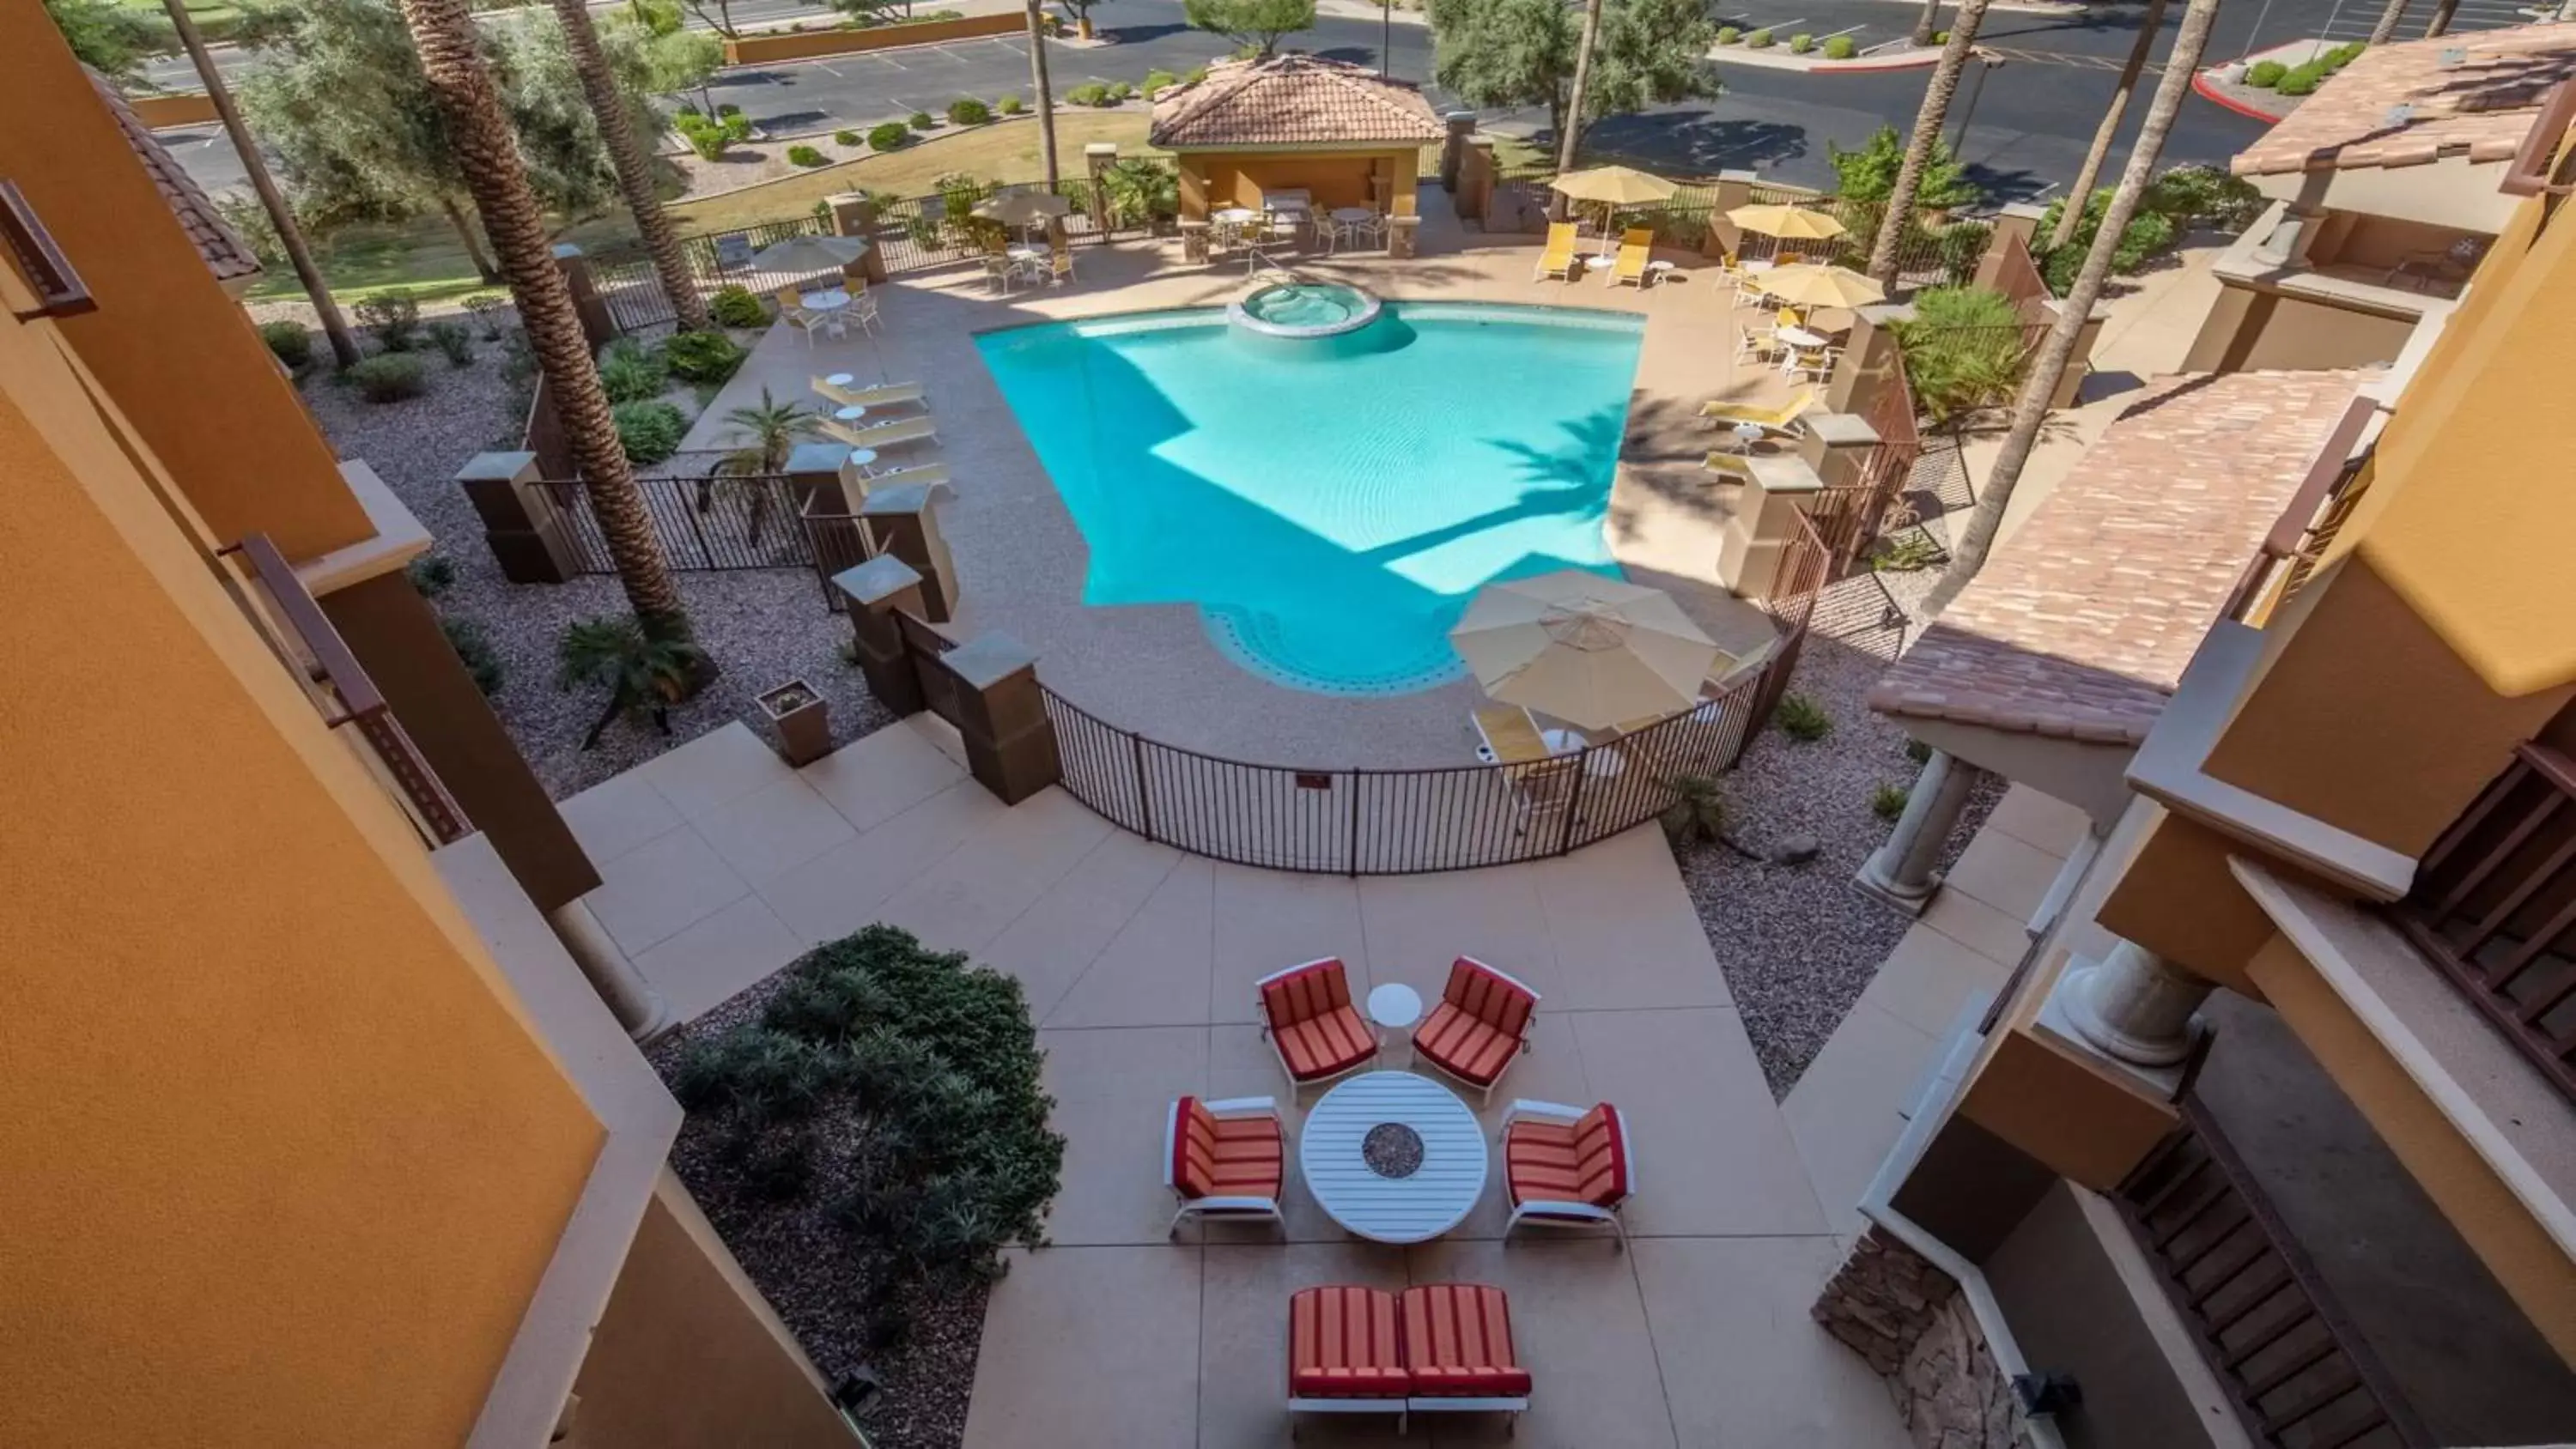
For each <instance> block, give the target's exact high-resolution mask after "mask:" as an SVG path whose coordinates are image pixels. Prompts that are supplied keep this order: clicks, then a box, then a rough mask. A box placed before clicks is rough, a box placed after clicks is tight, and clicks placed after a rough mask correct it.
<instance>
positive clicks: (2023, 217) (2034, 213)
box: [1975, 201, 2048, 291]
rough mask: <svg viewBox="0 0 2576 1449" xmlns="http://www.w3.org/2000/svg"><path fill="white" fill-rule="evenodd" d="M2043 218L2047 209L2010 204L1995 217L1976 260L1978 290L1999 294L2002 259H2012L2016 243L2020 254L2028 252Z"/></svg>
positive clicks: (2023, 204)
mask: <svg viewBox="0 0 2576 1449" xmlns="http://www.w3.org/2000/svg"><path fill="white" fill-rule="evenodd" d="M2047 214H2048V208H2047V207H2044V206H2033V205H2031V204H2030V203H2029V202H2027V201H2016V202H2013V203H2012V204H2010V205H2008V206H2006V207H2005V208H2004V209H2003V210H2002V211H2000V212H1998V213H1996V215H1995V229H1994V233H1993V234H1992V235H1990V236H1988V237H1987V238H1986V250H1985V254H1984V255H1982V256H1980V257H1978V258H1977V275H1976V278H1975V281H1976V284H1977V285H1978V286H1980V287H1988V288H1994V289H1995V290H1998V291H2000V290H2001V287H2000V285H1999V282H2000V279H2001V278H2002V276H2003V271H2004V259H2005V258H2006V257H2008V256H2010V255H2012V244H2013V243H2014V242H2015V241H2016V240H2017V241H2019V242H2020V243H2021V245H2022V249H2023V250H2024V251H2029V250H2031V249H2032V248H2031V239H2032V238H2034V237H2036V236H2038V235H2039V220H2040V218H2041V217H2043V216H2046V215H2047Z"/></svg>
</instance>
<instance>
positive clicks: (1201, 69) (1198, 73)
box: [1181, 65, 1208, 86]
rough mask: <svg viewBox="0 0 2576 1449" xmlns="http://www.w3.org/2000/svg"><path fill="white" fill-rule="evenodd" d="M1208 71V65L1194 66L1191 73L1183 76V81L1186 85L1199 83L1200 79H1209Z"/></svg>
mask: <svg viewBox="0 0 2576 1449" xmlns="http://www.w3.org/2000/svg"><path fill="white" fill-rule="evenodd" d="M1207 73H1208V68H1207V67H1206V66H1203V65H1200V66H1192V67H1191V68H1190V73H1189V74H1188V75H1185V76H1183V77H1181V83H1182V84H1184V85H1193V86H1194V85H1197V84H1198V83H1199V82H1200V81H1203V80H1206V79H1207Z"/></svg>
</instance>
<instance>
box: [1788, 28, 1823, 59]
mask: <svg viewBox="0 0 2576 1449" xmlns="http://www.w3.org/2000/svg"><path fill="white" fill-rule="evenodd" d="M1815 48H1816V37H1814V36H1812V35H1809V34H1808V33H1806V32H1805V31H1803V30H1802V31H1800V32H1798V33H1797V34H1795V35H1792V36H1790V37H1789V53H1790V54H1792V55H1805V54H1806V53H1807V52H1808V51H1811V50H1813V49H1815Z"/></svg>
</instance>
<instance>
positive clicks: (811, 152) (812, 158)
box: [787, 144, 832, 166]
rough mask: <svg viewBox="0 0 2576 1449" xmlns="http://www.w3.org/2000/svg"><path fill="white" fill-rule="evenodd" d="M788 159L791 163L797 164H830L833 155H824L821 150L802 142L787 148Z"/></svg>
mask: <svg viewBox="0 0 2576 1449" xmlns="http://www.w3.org/2000/svg"><path fill="white" fill-rule="evenodd" d="M787 160H788V162H789V164H791V165H795V166H828V165H830V164H832V158H831V157H829V156H826V155H824V154H823V153H822V152H821V151H820V150H817V149H816V148H814V147H812V146H807V145H802V144H799V145H794V146H790V147H788V148H787Z"/></svg>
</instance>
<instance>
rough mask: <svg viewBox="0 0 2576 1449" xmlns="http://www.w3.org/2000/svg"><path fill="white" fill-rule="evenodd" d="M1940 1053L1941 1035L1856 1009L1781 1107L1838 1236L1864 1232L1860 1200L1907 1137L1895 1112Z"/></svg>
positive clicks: (1864, 1008)
mask: <svg viewBox="0 0 2576 1449" xmlns="http://www.w3.org/2000/svg"><path fill="white" fill-rule="evenodd" d="M1939 1049H1940V1038H1939V1037H1936V1036H1933V1035H1931V1034H1929V1033H1926V1032H1921V1031H1917V1030H1915V1029H1914V1028H1913V1027H1911V1026H1909V1025H1907V1024H1906V1023H1904V1022H1901V1021H1898V1020H1897V1019H1896V1018H1894V1017H1892V1016H1889V1015H1888V1014H1887V1013H1886V1012H1883V1011H1880V1010H1879V1009H1878V1008H1876V1007H1874V1006H1866V1005H1864V1006H1858V1007H1855V1008H1853V1009H1852V1013H1851V1014H1850V1015H1849V1016H1846V1017H1844V1018H1843V1020H1842V1025H1840V1026H1837V1027H1835V1028H1834V1034H1833V1035H1832V1036H1831V1037H1828V1038H1826V1040H1825V1045H1824V1049H1823V1050H1822V1051H1820V1052H1818V1053H1816V1059H1815V1060H1814V1061H1813V1062H1811V1063H1809V1064H1808V1067H1807V1071H1806V1074H1805V1075H1804V1076H1801V1077H1800V1078H1798V1085H1796V1086H1794V1087H1792V1088H1790V1089H1789V1095H1788V1097H1787V1098H1786V1099H1785V1100H1783V1101H1782V1102H1781V1103H1780V1115H1781V1117H1782V1118H1783V1119H1784V1120H1785V1121H1787V1123H1788V1124H1789V1136H1790V1138H1791V1140H1792V1141H1794V1142H1796V1143H1797V1145H1798V1157H1799V1160H1800V1161H1802V1162H1804V1163H1805V1164H1806V1168H1807V1178H1808V1180H1809V1181H1810V1182H1811V1183H1813V1184H1814V1185H1815V1189H1816V1197H1817V1199H1818V1200H1819V1201H1820V1202H1821V1203H1822V1205H1823V1207H1824V1211H1825V1220H1826V1222H1827V1223H1829V1224H1830V1225H1831V1226H1832V1228H1833V1230H1834V1231H1835V1232H1837V1233H1842V1234H1858V1233H1859V1232H1860V1231H1861V1230H1862V1228H1863V1227H1864V1226H1865V1224H1864V1223H1863V1221H1862V1219H1861V1215H1860V1199H1861V1194H1862V1193H1863V1192H1865V1191H1867V1190H1868V1188H1869V1182H1870V1179H1871V1178H1872V1177H1874V1176H1876V1175H1877V1173H1878V1165H1879V1163H1881V1162H1883V1161H1885V1160H1886V1158H1887V1154H1888V1150H1889V1149H1890V1148H1893V1147H1894V1146H1895V1145H1896V1139H1897V1137H1898V1136H1899V1135H1901V1134H1902V1133H1903V1132H1904V1130H1905V1122H1904V1119H1903V1118H1901V1117H1899V1116H1898V1115H1897V1113H1898V1111H1899V1110H1900V1109H1902V1108H1903V1107H1904V1106H1905V1102H1906V1098H1907V1097H1908V1096H1909V1095H1911V1094H1912V1092H1913V1091H1914V1088H1915V1086H1916V1085H1917V1084H1918V1083H1920V1082H1921V1081H1922V1080H1923V1074H1924V1073H1925V1072H1926V1071H1927V1070H1928V1069H1929V1068H1930V1067H1931V1064H1932V1054H1933V1053H1934V1052H1935V1051H1937V1050H1939Z"/></svg>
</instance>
